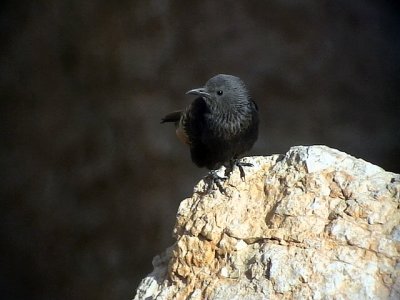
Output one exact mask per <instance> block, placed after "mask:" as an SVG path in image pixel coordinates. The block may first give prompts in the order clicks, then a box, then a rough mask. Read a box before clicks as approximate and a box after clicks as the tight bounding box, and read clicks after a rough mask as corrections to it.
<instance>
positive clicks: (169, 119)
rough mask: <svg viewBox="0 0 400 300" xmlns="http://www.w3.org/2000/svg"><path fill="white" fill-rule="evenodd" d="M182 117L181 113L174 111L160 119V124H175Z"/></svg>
mask: <svg viewBox="0 0 400 300" xmlns="http://www.w3.org/2000/svg"><path fill="white" fill-rule="evenodd" d="M181 116H182V111H181V110H178V111H174V112H172V113H169V114H167V115H166V116H165V117H164V118H162V119H161V123H168V122H173V123H177V122H179V120H180V119H181Z"/></svg>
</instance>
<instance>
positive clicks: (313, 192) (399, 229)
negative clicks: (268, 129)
mask: <svg viewBox="0 0 400 300" xmlns="http://www.w3.org/2000/svg"><path fill="white" fill-rule="evenodd" d="M244 160H246V161H248V162H251V163H253V164H254V167H251V168H246V178H245V181H242V180H241V179H240V175H239V171H238V170H237V169H235V170H234V172H233V173H232V175H231V176H230V178H229V179H228V180H227V181H226V182H225V183H224V186H223V187H224V188H225V194H224V193H221V191H220V190H219V189H218V188H217V187H216V186H212V187H211V188H210V186H209V185H210V181H209V180H208V179H205V180H202V181H200V183H199V184H198V185H197V186H196V187H195V191H194V194H193V196H192V198H188V199H185V200H184V201H182V203H181V205H180V207H179V211H178V214H177V221H176V226H175V229H174V236H175V238H176V243H175V244H174V245H173V246H171V247H170V248H169V249H167V250H166V251H165V253H163V254H161V255H160V256H157V257H155V258H154V260H153V265H154V271H153V272H152V273H151V274H150V275H148V276H147V277H146V278H145V279H143V281H142V282H141V284H140V286H139V288H138V290H137V294H136V297H135V299H311V298H312V299H327V298H333V297H334V298H335V299H400V276H399V275H400V263H399V251H400V176H399V175H398V174H394V173H390V172H385V171H384V170H383V169H381V168H380V167H378V166H375V165H372V164H370V163H368V162H365V161H363V160H361V159H356V158H354V157H352V156H349V155H347V154H346V153H343V152H339V151H337V150H334V149H330V148H328V147H325V146H311V147H302V146H300V147H293V148H291V149H290V150H289V152H287V153H286V155H284V156H283V155H273V156H269V157H249V158H245V159H244Z"/></svg>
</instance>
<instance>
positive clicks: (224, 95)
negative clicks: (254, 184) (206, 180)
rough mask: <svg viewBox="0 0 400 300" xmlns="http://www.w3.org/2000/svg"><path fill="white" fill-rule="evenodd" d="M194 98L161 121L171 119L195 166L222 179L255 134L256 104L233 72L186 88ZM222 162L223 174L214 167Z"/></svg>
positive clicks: (250, 145)
mask: <svg viewBox="0 0 400 300" xmlns="http://www.w3.org/2000/svg"><path fill="white" fill-rule="evenodd" d="M186 94H188V95H194V96H196V98H195V99H194V100H193V102H192V103H191V104H190V105H188V106H187V107H186V108H185V109H183V110H179V111H174V112H172V113H169V114H167V115H166V116H165V117H164V118H162V119H161V123H174V124H175V128H176V135H177V137H178V138H179V140H181V142H183V143H184V144H186V145H188V146H189V148H190V154H191V159H192V161H193V162H194V164H195V165H197V166H198V167H200V168H202V167H206V168H207V169H209V170H211V172H210V174H211V175H212V176H213V178H215V179H218V180H220V179H224V178H227V177H226V176H227V175H228V174H229V173H230V172H232V170H233V168H234V166H238V167H239V169H240V176H241V178H242V179H243V178H244V177H245V173H244V170H243V167H244V166H252V164H249V163H244V162H240V158H241V157H242V155H243V154H244V153H246V152H247V151H249V150H250V149H251V148H252V147H253V145H254V143H255V142H256V140H257V138H258V124H259V114H258V107H257V104H256V103H255V102H254V101H253V99H252V98H251V96H250V95H249V92H248V89H247V87H246V85H245V84H244V82H243V81H242V80H241V79H240V78H239V77H236V76H233V75H226V74H218V75H216V76H213V77H212V78H211V79H209V80H208V81H207V82H206V84H205V85H204V87H201V88H195V89H191V90H189V91H188V92H186ZM221 166H225V168H226V169H225V176H223V177H222V176H219V175H217V169H219V168H220V167H221Z"/></svg>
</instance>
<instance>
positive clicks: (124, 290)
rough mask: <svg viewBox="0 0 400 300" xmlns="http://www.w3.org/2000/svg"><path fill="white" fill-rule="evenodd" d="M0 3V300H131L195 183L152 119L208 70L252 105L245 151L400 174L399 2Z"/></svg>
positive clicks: (163, 128)
mask: <svg viewBox="0 0 400 300" xmlns="http://www.w3.org/2000/svg"><path fill="white" fill-rule="evenodd" d="M2 3H3V4H1V6H0V34H1V36H0V40H1V47H0V95H1V104H0V105H1V106H0V108H1V119H0V122H1V124H0V130H1V144H0V147H1V148H0V161H1V166H0V169H1V185H2V186H1V209H0V218H1V229H0V233H1V250H0V251H1V253H0V259H1V266H0V270H1V271H0V288H1V291H0V295H1V298H2V299H26V298H27V299H98V300H100V299H130V298H132V297H133V296H134V294H135V289H136V287H137V285H138V283H139V281H140V279H141V278H143V277H144V276H145V275H146V274H147V273H148V272H150V271H151V270H152V267H151V259H152V257H153V256H154V255H156V254H157V253H158V252H160V251H162V250H163V249H164V248H165V247H167V246H169V245H170V244H171V243H172V238H171V231H172V227H173V224H174V220H175V213H176V210H177V207H178V205H179V202H180V201H181V200H182V199H184V198H185V197H188V196H189V195H190V194H191V191H192V189H193V186H194V185H195V184H196V182H197V181H199V180H200V179H201V178H202V176H204V175H205V174H206V170H204V169H203V170H202V169H197V168H196V167H195V166H194V165H193V164H192V163H191V161H190V158H189V153H188V150H187V149H186V148H185V147H184V146H183V145H181V144H180V143H179V142H178V141H177V140H176V138H175V135H174V129H173V128H172V126H168V125H160V124H159V120H160V118H161V117H162V116H163V115H164V114H165V113H167V112H170V111H172V110H175V109H179V108H182V107H184V106H185V105H187V104H188V103H189V102H190V100H191V98H190V97H188V96H185V92H186V91H187V90H189V89H192V88H196V87H200V86H202V85H203V84H204V83H205V81H206V80H207V79H208V78H210V77H211V76H213V75H215V74H218V73H228V74H234V75H237V76H239V77H241V78H242V79H243V80H244V81H245V82H246V83H247V84H248V86H249V89H250V91H251V93H252V96H253V98H254V99H255V100H256V101H257V102H258V104H259V107H260V111H261V130H260V137H259V141H258V142H257V144H256V146H255V147H254V149H253V151H252V153H251V154H259V155H270V154H274V153H284V152H286V151H287V150H288V149H289V147H291V146H295V145H311V144H325V145H328V146H330V147H334V148H337V149H340V150H342V151H345V152H347V153H349V154H352V155H354V156H356V157H360V158H363V159H365V160H367V161H370V162H372V163H375V164H378V165H380V166H382V167H383V168H385V169H386V170H389V171H395V172H400V126H399V125H400V121H399V114H400V99H399V96H400V91H399V83H400V21H399V20H400V18H399V15H400V14H399V11H400V9H399V4H397V3H398V1H382V0H374V1H372V0H371V1H366V0H365V1H361V0H352V1H344V0H343V1H340V0H339V1H287V0H275V1H212V0H202V1H182V0H179V1H167V0H153V1H132V0H131V1H78V0H70V1H13V2H11V1H9V2H2Z"/></svg>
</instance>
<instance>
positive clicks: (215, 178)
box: [207, 170, 228, 194]
mask: <svg viewBox="0 0 400 300" xmlns="http://www.w3.org/2000/svg"><path fill="white" fill-rule="evenodd" d="M209 177H210V178H211V184H209V185H208V191H207V192H209V191H210V190H211V187H212V183H215V185H216V186H217V187H218V189H219V191H220V192H221V193H222V194H226V191H225V189H224V187H223V186H222V183H221V182H223V181H225V180H227V179H228V177H227V176H226V175H224V176H221V175H220V174H218V170H211V171H210V173H209Z"/></svg>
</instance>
